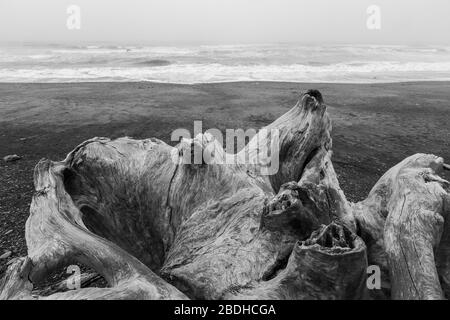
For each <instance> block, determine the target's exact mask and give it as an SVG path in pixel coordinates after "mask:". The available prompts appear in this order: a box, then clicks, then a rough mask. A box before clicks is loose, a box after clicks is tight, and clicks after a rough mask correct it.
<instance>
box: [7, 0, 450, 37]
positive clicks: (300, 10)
mask: <svg viewBox="0 0 450 320" xmlns="http://www.w3.org/2000/svg"><path fill="white" fill-rule="evenodd" d="M71 4H75V5H78V6H79V7H80V9H81V29H80V30H72V31H70V30H68V29H67V27H66V20H67V17H68V14H67V13H66V9H67V7H68V6H69V5H71ZM372 4H375V5H378V6H379V7H380V8H381V30H369V29H368V28H367V27H366V20H367V17H368V15H367V13H366V9H367V7H368V6H369V5H372ZM0 41H45V42H78V41H84V42H96V41H112V42H134V43H136V42H146V43H167V44H177V43H178V44H179V43H183V44H186V43H230V44H234V43H268V42H305V43H310V42H318V43H356V44H358V43H369V44H370V43H374V44H377V43H383V44H450V0H370V1H368V0H72V1H66V0H0Z"/></svg>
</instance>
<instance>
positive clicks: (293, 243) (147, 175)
mask: <svg viewBox="0 0 450 320" xmlns="http://www.w3.org/2000/svg"><path fill="white" fill-rule="evenodd" d="M263 129H264V130H261V131H260V132H259V133H258V134H257V135H256V136H255V137H254V138H253V139H251V140H250V142H249V143H248V144H247V145H246V146H245V147H244V148H243V149H242V150H241V151H240V152H238V153H237V154H227V153H226V152H225V151H224V150H223V148H222V146H221V144H220V143H219V142H218V141H216V140H215V139H214V137H213V136H212V135H210V134H208V133H205V134H200V135H198V136H196V137H194V138H193V139H182V141H181V142H180V143H179V144H178V145H177V146H175V147H171V146H169V145H167V144H166V143H164V142H162V141H160V140H157V139H147V140H134V139H131V138H120V139H116V140H110V139H107V138H94V139H91V140H88V141H86V142H84V143H82V144H81V145H79V146H78V147H76V148H75V149H74V150H73V151H72V152H71V153H70V154H69V155H68V156H67V157H66V159H65V160H63V161H59V162H53V161H50V160H42V161H41V162H40V163H39V164H38V165H37V166H36V169H35V178H34V184H35V189H36V192H35V195H34V197H33V200H32V204H31V208H30V217H29V218H28V221H27V224H26V241H27V246H28V256H27V257H23V258H20V259H15V260H13V261H11V263H10V264H9V267H8V270H7V272H6V274H5V276H4V277H3V279H2V280H1V281H0V299H367V298H374V299H379V298H383V299H390V298H392V299H442V298H445V297H448V295H449V284H450V269H449V268H450V266H449V262H450V248H449V246H448V245H449V243H450V234H449V232H450V230H449V228H448V225H449V222H448V213H449V210H450V200H449V199H450V198H449V191H450V190H449V189H450V188H449V183H448V182H447V181H445V180H443V179H441V178H440V177H439V174H440V173H441V172H442V170H448V168H449V167H448V165H446V164H444V161H443V159H442V158H439V157H437V156H433V155H424V154H417V155H413V156H411V157H409V158H407V159H405V160H404V161H403V162H401V163H400V164H398V165H397V166H395V167H394V168H392V169H391V170H389V171H388V172H387V173H386V174H385V175H384V176H383V177H382V178H381V179H380V180H379V182H378V183H377V184H376V185H375V186H374V188H373V189H372V191H371V192H370V194H369V195H368V197H367V199H366V200H364V201H361V202H359V203H355V204H354V203H350V202H349V201H347V199H346V197H345V195H344V193H343V191H342V189H341V188H340V186H339V182H338V179H337V175H336V173H335V171H334V168H333V165H332V162H331V154H332V151H331V147H332V139H331V121H330V119H329V116H328V113H327V112H326V105H325V104H324V101H323V98H322V95H321V93H320V92H318V91H316V90H310V91H308V92H306V93H304V94H303V95H302V96H301V97H300V100H299V102H298V103H297V105H295V106H294V107H293V108H292V109H291V110H290V111H288V112H287V113H286V114H285V115H283V116H281V117H280V118H279V119H277V120H276V121H275V122H273V123H272V124H270V125H269V126H267V127H266V128H263ZM267 150H269V152H263V151H267ZM196 152H199V153H196ZM198 155H200V160H201V161H199V162H194V163H192V161H191V160H192V158H193V157H194V159H195V158H196V157H197V159H198ZM230 159H234V160H236V161H235V164H224V160H230ZM243 160H245V163H244V161H243ZM274 161H275V162H276V163H275V162H274ZM236 162H237V163H236ZM225 163H229V162H225ZM274 165H275V168H278V170H273V169H274ZM73 263H80V264H83V265H87V266H89V267H91V268H93V269H94V270H95V271H96V272H98V273H99V274H100V275H102V276H103V277H104V278H105V279H106V281H107V282H108V287H107V288H93V287H88V288H82V289H78V290H71V291H65V292H56V293H54V291H51V290H49V292H51V294H49V295H43V294H42V292H45V290H44V291H41V293H40V294H39V293H36V291H33V283H37V282H39V281H42V279H45V278H46V277H48V276H49V275H50V274H51V273H52V272H53V271H55V270H57V269H58V268H60V267H63V266H67V265H69V264H73ZM373 264H376V265H378V266H379V267H380V269H381V271H382V272H381V276H382V289H383V290H378V291H376V292H374V291H373V290H367V287H366V279H367V273H366V271H367V267H368V265H373Z"/></svg>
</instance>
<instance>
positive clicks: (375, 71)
mask: <svg viewBox="0 0 450 320" xmlns="http://www.w3.org/2000/svg"><path fill="white" fill-rule="evenodd" d="M150 61H151V60H150ZM167 62H168V61H167ZM158 63H159V62H158ZM161 63H166V61H165V60H161ZM449 79H450V62H446V63H430V62H427V63H399V62H386V61H373V62H367V63H361V62H360V63H356V62H353V63H346V64H344V63H339V64H332V65H325V66H315V65H306V64H292V65H236V66H229V65H221V64H169V65H159V66H158V65H151V66H142V67H84V68H28V69H10V68H9V69H8V68H3V69H0V82H84V81H155V82H171V83H187V84H192V83H208V82H230V81H287V82H335V83H339V82H341V83H347V82H356V83H372V82H400V81H420V80H446V81H447V80H449Z"/></svg>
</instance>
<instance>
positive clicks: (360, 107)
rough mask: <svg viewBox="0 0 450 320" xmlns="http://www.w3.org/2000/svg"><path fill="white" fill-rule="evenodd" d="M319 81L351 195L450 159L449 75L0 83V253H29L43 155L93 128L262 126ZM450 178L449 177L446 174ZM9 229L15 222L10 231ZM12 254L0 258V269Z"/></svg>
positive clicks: (135, 131)
mask: <svg viewBox="0 0 450 320" xmlns="http://www.w3.org/2000/svg"><path fill="white" fill-rule="evenodd" d="M307 89H318V90H320V91H321V92H322V94H323V96H324V100H325V103H326V104H327V105H328V112H329V113H330V117H331V119H332V121H333V132H332V137H333V152H334V153H333V159H332V160H333V164H334V166H335V168H336V171H337V174H338V177H339V181H340V183H341V187H342V189H343V190H344V191H345V193H346V195H347V197H348V198H349V200H351V201H358V200H361V199H363V198H365V197H366V196H367V194H368V192H369V191H370V189H371V187H372V186H373V184H374V183H375V182H376V181H377V180H378V179H379V178H380V177H381V175H382V174H383V173H384V172H386V170H388V169H389V168H391V167H392V166H393V165H395V164H396V163H398V162H399V161H401V160H403V159H404V158H405V157H407V156H410V155H412V154H415V153H433V154H435V155H438V156H442V157H444V159H446V160H447V161H450V160H448V159H450V125H449V123H450V82H444V81H438V82H433V81H424V82H401V83H372V84H342V83H297V82H265V81H256V82H250V81H244V82H222V83H208V84H192V85H186V84H167V83H157V82H148V81H146V82H76V83H0V158H3V157H4V156H6V155H10V154H18V155H20V156H22V157H23V159H22V160H20V161H18V162H15V163H5V162H4V161H0V179H1V181H2V183H1V184H0V254H1V253H2V252H3V251H5V250H10V251H12V255H11V257H19V256H24V255H26V246H25V240H24V226H25V221H26V219H27V217H28V214H29V205H30V203H31V197H32V194H33V168H34V166H35V165H36V164H37V162H38V161H39V160H40V159H41V158H49V159H52V160H61V159H63V158H64V157H65V155H66V154H67V153H68V152H69V151H70V150H72V149H73V148H74V147H76V146H77V145H78V144H79V143H81V142H83V141H85V140H87V139H90V138H92V137H95V136H104V137H110V138H117V137H121V136H131V137H134V138H138V139H142V138H150V137H156V138H159V139H161V140H163V141H165V142H167V143H171V144H174V142H171V141H170V135H171V132H172V131H173V130H175V129H177V128H186V129H188V130H189V131H191V132H192V131H193V123H194V121H196V120H201V121H202V122H203V129H204V130H207V129H209V128H217V129H219V130H222V131H224V130H225V129H244V130H247V129H250V128H253V129H259V128H261V127H263V126H265V125H267V124H269V123H270V122H272V121H273V120H275V119H276V118H278V117H279V116H281V115H282V114H283V113H285V112H286V111H288V110H289V109H290V108H291V107H292V106H294V105H295V103H296V102H297V100H298V98H299V96H300V94H301V92H303V91H305V90H307ZM447 178H449V177H447ZM10 230H12V231H10ZM5 264H6V260H2V261H0V271H1V270H3V269H4V266H5Z"/></svg>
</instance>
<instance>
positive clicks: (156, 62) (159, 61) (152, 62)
mask: <svg viewBox="0 0 450 320" xmlns="http://www.w3.org/2000/svg"><path fill="white" fill-rule="evenodd" d="M134 64H135V65H141V66H149V67H163V66H168V65H170V64H172V62H170V61H168V60H163V59H150V60H144V61H138V62H135V63H134Z"/></svg>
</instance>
